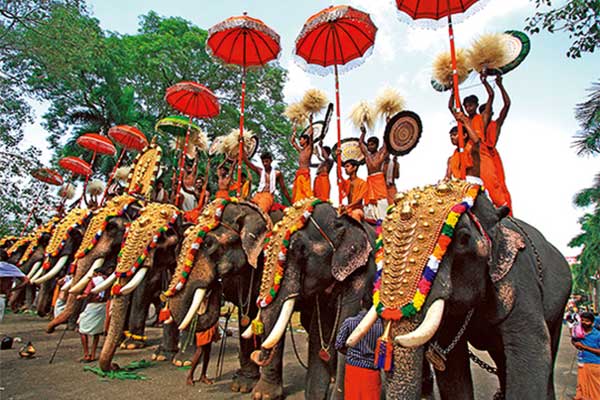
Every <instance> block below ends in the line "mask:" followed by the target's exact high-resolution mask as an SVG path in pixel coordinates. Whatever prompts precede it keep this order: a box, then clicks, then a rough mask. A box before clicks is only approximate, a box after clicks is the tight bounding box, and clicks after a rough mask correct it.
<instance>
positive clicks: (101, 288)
mask: <svg viewBox="0 0 600 400" xmlns="http://www.w3.org/2000/svg"><path fill="white" fill-rule="evenodd" d="M116 279H117V275H115V273H114V272H113V273H112V274H110V275H109V276H108V277H107V278H106V279H105V280H103V281H102V282H100V283H99V284H97V285H96V286H94V288H93V289H92V294H98V293H100V292H104V291H105V290H106V289H108V288H109V287H111V286H112V284H113V282H114V281H115V280H116Z"/></svg>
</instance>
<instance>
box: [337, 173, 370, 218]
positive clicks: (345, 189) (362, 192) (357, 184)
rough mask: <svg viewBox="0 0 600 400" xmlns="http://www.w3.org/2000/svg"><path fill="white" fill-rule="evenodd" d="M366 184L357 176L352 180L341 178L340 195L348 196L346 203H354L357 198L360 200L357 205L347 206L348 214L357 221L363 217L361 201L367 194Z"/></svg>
mask: <svg viewBox="0 0 600 400" xmlns="http://www.w3.org/2000/svg"><path fill="white" fill-rule="evenodd" d="M367 186H368V185H367V182H365V181H364V180H363V179H360V178H358V177H357V178H355V179H354V180H353V181H351V180H349V179H342V187H341V190H342V196H344V197H346V196H348V204H351V203H354V202H355V201H357V200H358V199H360V200H361V201H360V202H359V203H358V204H357V205H355V206H352V207H348V208H347V211H348V214H350V216H352V218H354V219H356V220H357V221H361V220H362V219H363V217H364V213H363V202H364V201H365V198H366V196H367V190H368V187H367Z"/></svg>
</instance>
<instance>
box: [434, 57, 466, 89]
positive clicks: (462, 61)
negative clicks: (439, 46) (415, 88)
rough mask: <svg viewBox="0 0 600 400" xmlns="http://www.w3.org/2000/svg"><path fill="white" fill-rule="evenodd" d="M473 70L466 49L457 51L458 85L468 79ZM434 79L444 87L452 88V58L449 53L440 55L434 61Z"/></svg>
mask: <svg viewBox="0 0 600 400" xmlns="http://www.w3.org/2000/svg"><path fill="white" fill-rule="evenodd" d="M471 69H472V68H471V63H470V61H469V54H468V52H467V51H466V50H464V49H456V72H457V74H458V83H462V82H464V81H465V79H467V77H468V76H469V73H470V72H471ZM433 78H434V79H435V80H436V81H438V82H439V83H441V84H442V85H444V86H452V58H451V56H450V53H449V52H445V53H441V54H439V55H438V56H437V57H436V58H435V60H434V61H433Z"/></svg>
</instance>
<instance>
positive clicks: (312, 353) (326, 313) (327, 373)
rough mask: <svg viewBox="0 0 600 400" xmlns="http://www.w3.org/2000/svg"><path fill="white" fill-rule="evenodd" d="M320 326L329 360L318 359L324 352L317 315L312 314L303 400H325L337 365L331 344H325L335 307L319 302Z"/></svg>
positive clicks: (331, 326)
mask: <svg viewBox="0 0 600 400" xmlns="http://www.w3.org/2000/svg"><path fill="white" fill-rule="evenodd" d="M320 303H321V313H320V314H321V326H322V335H323V340H324V341H325V346H326V347H327V345H329V348H328V353H329V355H330V359H329V361H328V362H325V361H324V360H322V359H321V358H320V357H319V352H320V351H322V350H324V349H323V348H322V345H321V339H320V334H319V322H318V321H317V313H313V320H312V321H311V324H310V330H309V331H308V371H307V372H306V381H305V383H306V386H305V387H306V389H305V392H304V398H305V399H325V398H326V396H327V393H328V391H329V384H330V383H331V380H332V377H333V376H335V367H336V364H337V357H336V351H335V348H334V344H333V343H335V338H334V340H333V343H327V340H328V339H329V338H330V335H331V330H332V329H333V318H335V314H336V309H335V305H334V308H333V310H332V309H330V308H329V307H326V306H325V301H323V300H321V301H320Z"/></svg>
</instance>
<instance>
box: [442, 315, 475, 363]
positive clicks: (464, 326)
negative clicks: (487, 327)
mask: <svg viewBox="0 0 600 400" xmlns="http://www.w3.org/2000/svg"><path fill="white" fill-rule="evenodd" d="M474 311H475V309H473V308H472V309H470V310H469V312H468V313H467V316H466V317H465V322H463V324H462V326H461V327H460V330H459V331H458V333H457V334H456V336H455V337H454V340H452V343H450V345H449V346H448V347H446V348H445V349H442V348H441V347H440V345H439V344H438V342H433V343H431V346H432V347H434V348H435V350H436V351H437V352H439V353H440V354H442V355H443V356H446V355H447V354H448V353H450V352H451V351H452V349H454V347H456V345H457V344H458V342H460V339H461V337H462V335H464V333H465V331H466V330H467V326H468V325H469V322H470V321H471V317H472V316H473V312H474Z"/></svg>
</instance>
